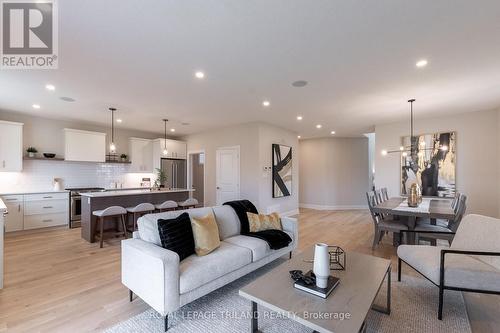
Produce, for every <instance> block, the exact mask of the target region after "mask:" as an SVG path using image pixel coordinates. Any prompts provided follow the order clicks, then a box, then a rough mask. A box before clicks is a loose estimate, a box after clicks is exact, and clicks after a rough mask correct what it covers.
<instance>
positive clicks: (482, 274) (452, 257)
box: [398, 214, 500, 320]
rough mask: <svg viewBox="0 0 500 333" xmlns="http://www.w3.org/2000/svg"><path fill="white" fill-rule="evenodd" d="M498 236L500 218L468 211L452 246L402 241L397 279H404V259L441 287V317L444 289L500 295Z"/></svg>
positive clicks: (441, 315) (499, 249)
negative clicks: (410, 243) (403, 243)
mask: <svg viewBox="0 0 500 333" xmlns="http://www.w3.org/2000/svg"><path fill="white" fill-rule="evenodd" d="M403 232H412V231H403ZM420 233H422V232H420ZM430 233H436V232H435V231H430ZM499 238H500V219H495V218H492V217H487V216H482V215H474V214H471V215H467V216H465V217H464V218H463V220H462V222H461V223H460V225H459V227H458V229H457V231H456V233H455V238H454V239H453V242H452V243H451V246H450V247H449V248H443V247H435V246H428V245H400V246H399V247H398V281H401V266H402V262H404V263H406V264H407V265H408V266H410V267H412V268H413V269H414V270H416V271H417V272H418V273H420V274H421V275H423V276H424V277H425V278H426V279H427V280H429V281H430V282H432V283H433V284H434V285H436V286H437V287H438V288H439V306H438V319H439V320H441V319H442V318H443V298H444V291H445V290H458V291H465V292H477V293H485V294H497V295H500V242H499V241H498V239H499Z"/></svg>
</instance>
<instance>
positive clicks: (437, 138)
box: [401, 132, 456, 198]
mask: <svg viewBox="0 0 500 333" xmlns="http://www.w3.org/2000/svg"><path fill="white" fill-rule="evenodd" d="M410 140H411V139H410V137H409V136H407V137H403V138H402V142H401V144H402V146H404V147H408V146H410V145H411V144H413V146H414V147H415V149H414V150H413V152H412V153H410V152H408V153H403V154H401V194H402V195H406V194H407V191H409V189H410V186H411V184H412V183H415V182H417V183H418V184H419V185H420V186H421V188H422V195H424V196H436V197H443V198H453V197H454V196H455V192H456V184H455V175H456V172H455V168H456V133H455V132H445V133H434V134H424V135H416V136H414V137H413V140H414V142H413V143H412V142H410Z"/></svg>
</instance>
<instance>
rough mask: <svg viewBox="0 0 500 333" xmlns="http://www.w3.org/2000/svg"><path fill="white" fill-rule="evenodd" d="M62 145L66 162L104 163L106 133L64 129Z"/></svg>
mask: <svg viewBox="0 0 500 333" xmlns="http://www.w3.org/2000/svg"><path fill="white" fill-rule="evenodd" d="M64 145H65V150H64V159H65V160H66V161H81V162H105V161H106V133H99V132H89V131H82V130H76V129H70V128H65V129H64Z"/></svg>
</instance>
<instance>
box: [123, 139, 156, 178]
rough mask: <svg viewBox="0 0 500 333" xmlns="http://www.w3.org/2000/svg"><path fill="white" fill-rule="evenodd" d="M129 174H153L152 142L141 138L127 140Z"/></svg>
mask: <svg viewBox="0 0 500 333" xmlns="http://www.w3.org/2000/svg"><path fill="white" fill-rule="evenodd" d="M129 155H130V156H129V158H130V162H131V163H132V164H131V165H130V172H138V173H141V172H144V173H152V172H153V141H152V140H148V139H141V138H130V139H129Z"/></svg>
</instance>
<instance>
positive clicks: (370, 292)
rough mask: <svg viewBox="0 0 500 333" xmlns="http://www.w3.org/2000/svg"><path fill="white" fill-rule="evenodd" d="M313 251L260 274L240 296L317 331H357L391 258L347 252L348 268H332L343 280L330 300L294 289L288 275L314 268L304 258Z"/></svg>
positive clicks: (301, 254)
mask: <svg viewBox="0 0 500 333" xmlns="http://www.w3.org/2000/svg"><path fill="white" fill-rule="evenodd" d="M313 252H314V249H313V248H310V249H309V250H307V251H304V252H302V253H300V254H298V255H296V256H294V257H293V258H292V259H291V260H289V261H287V262H286V263H283V264H282V265H280V266H278V267H277V268H275V269H274V270H272V271H271V272H269V273H267V274H265V275H263V276H261V277H259V278H258V279H256V280H255V281H253V282H252V283H250V284H248V285H246V286H245V287H243V288H242V289H241V290H240V291H239V294H240V296H242V297H244V298H247V299H248V300H250V301H253V302H255V303H257V304H258V305H261V306H264V307H266V308H268V309H270V310H272V311H274V312H277V313H280V314H282V315H285V316H290V318H291V319H293V320H296V321H298V322H299V323H301V324H303V325H305V326H307V327H309V328H312V329H314V330H316V331H318V332H335V333H344V332H346V333H347V332H349V333H352V332H358V331H359V330H360V329H361V327H362V326H363V322H364V321H365V318H366V316H367V314H368V311H370V309H371V307H372V304H373V301H374V300H375V298H376V296H377V294H378V291H379V290H380V287H381V286H382V283H383V282H384V278H385V276H386V273H387V272H388V271H389V268H390V266H391V262H390V260H387V259H383V258H378V257H373V256H369V255H365V254H360V253H355V252H348V253H346V270H345V271H331V272H332V275H334V276H336V277H339V278H340V283H339V285H338V286H337V288H335V290H334V291H333V292H332V293H331V294H330V296H328V298H327V299H323V298H321V297H318V296H314V295H311V294H309V293H307V292H304V291H301V290H298V289H296V288H294V287H293V283H294V281H293V280H292V279H291V278H290V274H289V271H290V270H294V269H300V270H302V271H303V272H304V273H306V272H307V271H309V270H310V269H312V263H307V262H304V259H305V260H308V259H309V260H310V259H312V258H313ZM261 310H262V309H260V311H261ZM311 313H319V314H323V315H324V317H325V315H326V318H311V316H308V315H309V314H311ZM347 313H349V314H350V317H349V319H344V320H339V319H338V318H339V317H338V316H339V314H343V315H344V318H345V315H346V314H347ZM335 318H337V319H335ZM264 333H265V332H264Z"/></svg>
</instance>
